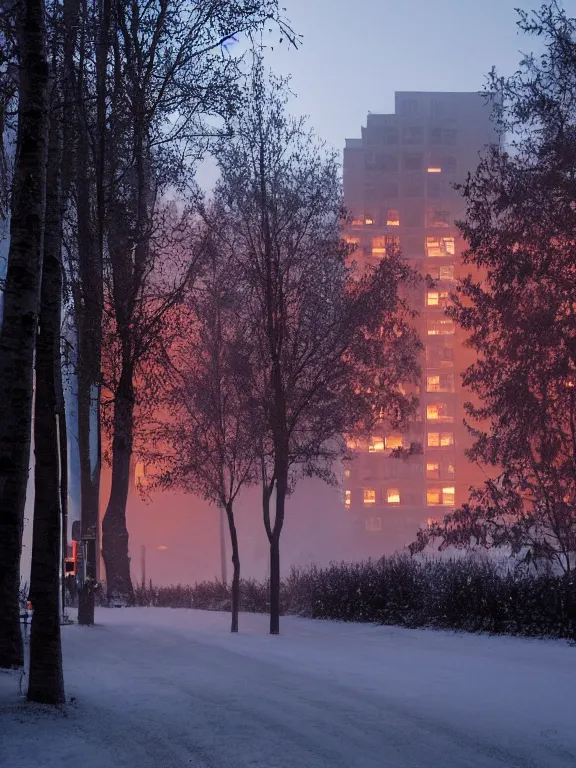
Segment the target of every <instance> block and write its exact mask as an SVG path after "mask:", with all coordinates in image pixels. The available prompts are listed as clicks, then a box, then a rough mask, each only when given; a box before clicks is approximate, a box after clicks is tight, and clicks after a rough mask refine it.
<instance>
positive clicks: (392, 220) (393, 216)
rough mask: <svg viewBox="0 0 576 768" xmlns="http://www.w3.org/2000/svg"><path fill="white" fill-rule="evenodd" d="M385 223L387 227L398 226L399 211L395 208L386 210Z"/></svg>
mask: <svg viewBox="0 0 576 768" xmlns="http://www.w3.org/2000/svg"><path fill="white" fill-rule="evenodd" d="M386 224H387V226H389V227H399V226H400V213H399V212H398V211H397V210H396V209H395V208H390V209H389V210H388V215H387V216H386Z"/></svg>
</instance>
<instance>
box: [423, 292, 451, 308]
mask: <svg viewBox="0 0 576 768" xmlns="http://www.w3.org/2000/svg"><path fill="white" fill-rule="evenodd" d="M426 303H427V305H428V306H429V307H438V306H441V307H445V306H446V305H447V303H448V291H428V293H427V295H426Z"/></svg>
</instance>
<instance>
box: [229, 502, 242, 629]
mask: <svg viewBox="0 0 576 768" xmlns="http://www.w3.org/2000/svg"><path fill="white" fill-rule="evenodd" d="M226 517H227V518H228V528H229V530H230V543H231V544H232V566H233V571H232V625H231V628H230V631H231V632H238V612H239V610H240V552H239V549H238V533H237V531H236V523H235V521H234V510H233V508H232V504H228V505H227V507H226Z"/></svg>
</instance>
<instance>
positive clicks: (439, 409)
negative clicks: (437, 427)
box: [426, 402, 453, 421]
mask: <svg viewBox="0 0 576 768" xmlns="http://www.w3.org/2000/svg"><path fill="white" fill-rule="evenodd" d="M426 418H427V419H428V421H453V417H452V414H451V409H450V408H449V406H448V403H441V402H436V403H428V404H427V405H426Z"/></svg>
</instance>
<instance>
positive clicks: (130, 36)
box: [102, 0, 285, 601]
mask: <svg viewBox="0 0 576 768" xmlns="http://www.w3.org/2000/svg"><path fill="white" fill-rule="evenodd" d="M112 17H113V27H114V29H113V33H114V34H112V35H111V38H112V71H111V74H110V82H111V95H110V107H109V137H110V138H109V141H108V146H109V151H108V152H107V156H106V181H107V183H106V189H107V199H106V211H107V215H106V222H107V225H106V226H107V230H106V237H107V246H108V267H109V271H108V288H109V306H110V308H111V310H112V313H113V317H112V324H111V327H112V328H113V329H114V332H115V334H116V338H117V342H118V343H117V349H118V350H119V354H120V357H119V366H118V375H117V377H116V385H115V388H114V391H113V417H112V423H113V428H112V438H111V442H112V449H111V460H112V488H111V492H110V498H109V501H108V505H107V508H106V513H105V515H104V519H103V523H102V553H103V557H104V562H105V565H106V579H107V587H108V594H109V597H110V598H113V599H115V600H120V601H126V600H130V599H131V595H132V583H131V578H130V567H129V557H128V530H127V528H126V500H127V495H128V487H129V474H130V459H131V455H132V451H133V442H134V413H135V404H136V400H137V393H136V387H135V381H136V378H137V376H138V370H139V369H140V368H142V367H143V365H144V364H145V359H146V357H147V355H148V350H149V349H150V348H151V346H152V340H153V339H154V338H155V337H157V336H158V334H159V332H160V329H161V326H162V325H163V323H164V319H165V318H166V317H167V313H169V312H170V310H171V309H172V307H173V306H174V304H175V301H176V300H177V299H178V297H179V296H181V293H182V290H183V289H184V287H185V283H186V282H187V280H188V279H189V275H185V276H183V277H185V279H182V280H180V281H175V280H173V281H172V286H171V287H170V289H169V290H168V283H167V281H165V282H164V289H163V290H162V291H158V285H157V284H156V285H154V281H155V280H157V277H158V259H159V258H160V252H159V249H158V248H157V247H156V245H155V243H154V238H155V233H156V231H157V226H158V210H159V204H160V203H161V202H162V199H163V196H164V195H165V194H166V193H167V191H168V190H169V189H178V187H179V185H181V183H182V181H183V180H184V179H185V178H186V175H187V172H188V168H189V164H190V162H191V161H192V160H193V159H194V158H195V157H197V156H198V154H199V153H201V151H202V144H203V141H202V139H203V138H204V137H206V135H207V133H210V129H209V128H208V127H207V126H206V125H205V116H206V115H218V116H221V117H223V118H226V117H227V116H228V115H229V114H230V112H231V111H233V109H234V108H235V106H236V105H237V104H238V101H239V99H240V97H241V93H240V90H239V88H238V77H239V70H238V62H237V60H236V59H235V58H234V57H233V56H231V55H230V54H229V53H228V52H227V49H226V44H227V43H228V42H229V41H230V39H231V38H232V37H234V36H235V35H238V34H242V33H250V32H251V31H253V30H255V29H259V28H260V27H261V26H262V24H263V23H264V22H265V21H267V20H269V19H275V20H277V21H278V22H279V23H280V25H281V27H282V28H284V27H285V25H284V23H283V22H282V20H281V19H280V18H279V14H278V5H277V2H276V0H257V2H253V0H245V1H243V2H240V3H233V4H231V3H222V2H221V0H200V2H196V3H189V2H188V1H187V0H154V1H153V2H149V3H146V4H145V5H144V4H140V3H138V2H130V3H125V2H120V1H119V0H116V2H114V3H113V14H112ZM151 291H154V292H155V294H156V297H157V301H155V302H152V303H150V302H149V295H150V292H151Z"/></svg>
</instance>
